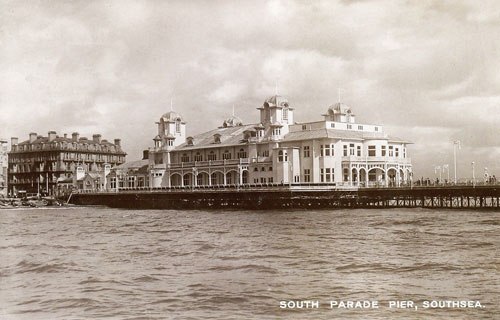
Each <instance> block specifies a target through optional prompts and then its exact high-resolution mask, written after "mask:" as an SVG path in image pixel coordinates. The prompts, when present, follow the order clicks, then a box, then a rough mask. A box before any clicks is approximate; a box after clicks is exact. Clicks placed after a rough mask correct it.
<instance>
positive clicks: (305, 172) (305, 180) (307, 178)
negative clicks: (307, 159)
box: [304, 169, 311, 182]
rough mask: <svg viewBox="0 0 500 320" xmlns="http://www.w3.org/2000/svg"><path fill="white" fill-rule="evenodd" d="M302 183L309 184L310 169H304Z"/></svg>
mask: <svg viewBox="0 0 500 320" xmlns="http://www.w3.org/2000/svg"><path fill="white" fill-rule="evenodd" d="M304 182H311V169H304Z"/></svg>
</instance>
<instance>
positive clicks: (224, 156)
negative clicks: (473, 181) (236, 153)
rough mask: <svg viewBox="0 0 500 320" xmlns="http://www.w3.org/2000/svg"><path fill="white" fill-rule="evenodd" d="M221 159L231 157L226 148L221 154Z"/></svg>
mask: <svg viewBox="0 0 500 320" xmlns="http://www.w3.org/2000/svg"><path fill="white" fill-rule="evenodd" d="M222 159H224V160H229V159H231V153H230V152H229V151H228V150H226V151H224V153H223V154H222Z"/></svg>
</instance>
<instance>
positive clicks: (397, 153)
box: [395, 148, 399, 158]
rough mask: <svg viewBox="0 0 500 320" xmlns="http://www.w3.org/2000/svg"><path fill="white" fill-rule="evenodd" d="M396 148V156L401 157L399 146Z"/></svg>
mask: <svg viewBox="0 0 500 320" xmlns="http://www.w3.org/2000/svg"><path fill="white" fill-rule="evenodd" d="M395 150H396V151H395V153H396V158H398V157H399V148H396V149H395Z"/></svg>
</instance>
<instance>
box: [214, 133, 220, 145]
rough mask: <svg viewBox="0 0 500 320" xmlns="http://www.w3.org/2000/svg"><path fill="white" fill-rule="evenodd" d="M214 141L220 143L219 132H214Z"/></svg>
mask: <svg viewBox="0 0 500 320" xmlns="http://www.w3.org/2000/svg"><path fill="white" fill-rule="evenodd" d="M214 142H215V143H220V134H218V133H216V134H214Z"/></svg>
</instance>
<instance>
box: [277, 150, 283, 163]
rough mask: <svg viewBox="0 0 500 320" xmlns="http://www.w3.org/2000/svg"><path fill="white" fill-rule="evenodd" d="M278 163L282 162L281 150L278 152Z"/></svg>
mask: <svg viewBox="0 0 500 320" xmlns="http://www.w3.org/2000/svg"><path fill="white" fill-rule="evenodd" d="M278 162H283V150H280V151H279V152H278Z"/></svg>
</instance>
